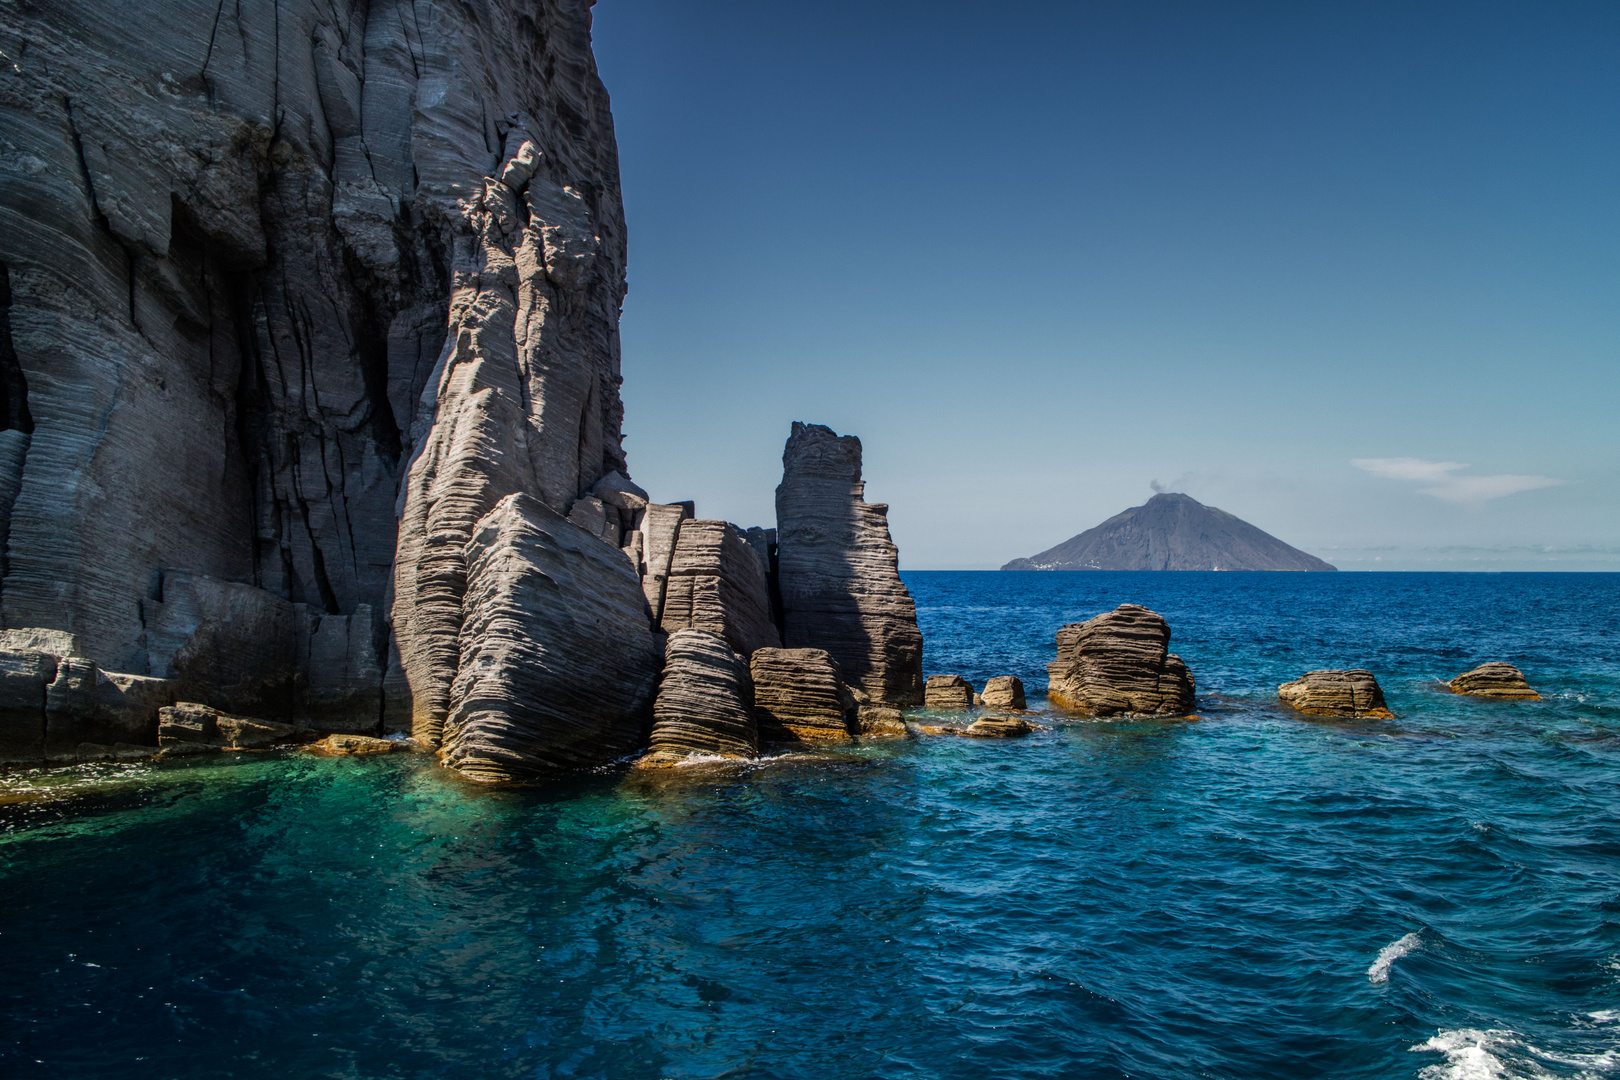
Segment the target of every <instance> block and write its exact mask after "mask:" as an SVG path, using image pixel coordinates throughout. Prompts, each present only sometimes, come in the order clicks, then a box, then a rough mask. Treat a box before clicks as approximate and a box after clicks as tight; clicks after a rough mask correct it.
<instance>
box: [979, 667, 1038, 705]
mask: <svg viewBox="0 0 1620 1080" xmlns="http://www.w3.org/2000/svg"><path fill="white" fill-rule="evenodd" d="M980 697H982V698H983V699H984V704H985V705H986V706H988V707H989V708H992V709H1020V710H1021V709H1024V708H1026V707H1027V706H1026V703H1025V701H1024V681H1023V680H1022V679H1020V678H1019V677H1018V676H1016V675H993V676H991V677H990V678H988V679H986V680H985V683H984V693H983V694H981V695H980Z"/></svg>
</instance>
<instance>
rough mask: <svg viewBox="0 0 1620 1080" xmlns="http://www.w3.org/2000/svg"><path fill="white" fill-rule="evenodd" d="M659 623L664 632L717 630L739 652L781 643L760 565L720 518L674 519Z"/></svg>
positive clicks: (740, 537)
mask: <svg viewBox="0 0 1620 1080" xmlns="http://www.w3.org/2000/svg"><path fill="white" fill-rule="evenodd" d="M659 625H660V626H661V627H662V629H663V630H664V632H665V633H668V634H673V633H675V632H676V631H679V630H688V629H692V630H707V631H709V632H710V633H713V634H718V635H720V636H721V637H722V638H724V639H725V640H726V642H727V643H728V644H729V645H730V646H731V647H732V648H733V649H734V650H736V651H737V652H738V653H741V654H742V655H743V656H748V655H750V654H751V653H753V651H754V650H755V649H763V648H780V647H781V645H782V639H781V636H780V635H779V634H778V633H777V631H776V625H775V624H774V623H772V622H771V598H770V587H769V585H768V584H767V582H766V578H765V568H764V566H763V565H762V564H761V562H760V559H759V556H758V554H757V553H756V552H755V550H754V548H753V547H752V546H750V544H749V543H748V538H747V536H746V535H745V534H744V533H743V531H742V530H741V529H739V528H738V527H737V526H735V525H730V524H727V523H726V522H724V521H706V520H701V519H691V518H688V519H686V520H683V521H681V522H680V527H679V529H678V530H677V532H676V539H675V544H674V548H673V550H672V552H671V556H670V561H669V572H668V579H667V583H666V585H665V589H664V601H663V610H662V612H661V614H660V617H659Z"/></svg>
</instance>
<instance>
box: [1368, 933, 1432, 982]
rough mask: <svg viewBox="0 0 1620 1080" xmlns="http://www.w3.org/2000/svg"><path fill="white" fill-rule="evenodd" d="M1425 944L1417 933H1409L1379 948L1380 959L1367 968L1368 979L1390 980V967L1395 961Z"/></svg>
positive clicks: (1376, 980) (1377, 980) (1372, 980)
mask: <svg viewBox="0 0 1620 1080" xmlns="http://www.w3.org/2000/svg"><path fill="white" fill-rule="evenodd" d="M1422 944H1423V940H1422V939H1421V938H1419V937H1418V936H1417V935H1416V934H1407V935H1406V936H1405V937H1403V938H1399V939H1398V940H1395V941H1392V942H1390V943H1389V944H1388V945H1385V946H1384V947H1383V948H1382V949H1379V950H1378V959H1376V960H1374V961H1373V962H1372V966H1371V967H1369V968H1368V969H1367V981H1368V982H1370V983H1386V982H1389V969H1390V968H1391V967H1393V966H1394V965H1395V961H1397V960H1399V959H1400V958H1401V957H1403V956H1405V955H1407V954H1408V953H1413V952H1416V951H1417V950H1418V948H1419V947H1420V946H1421V945H1422Z"/></svg>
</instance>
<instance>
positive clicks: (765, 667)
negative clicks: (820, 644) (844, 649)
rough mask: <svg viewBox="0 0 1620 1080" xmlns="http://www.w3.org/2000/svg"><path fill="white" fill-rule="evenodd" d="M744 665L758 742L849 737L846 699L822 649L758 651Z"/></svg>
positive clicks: (834, 667) (839, 678)
mask: <svg viewBox="0 0 1620 1080" xmlns="http://www.w3.org/2000/svg"><path fill="white" fill-rule="evenodd" d="M749 668H750V673H751V675H752V677H753V682H754V716H755V718H756V719H757V721H758V724H759V735H760V739H761V740H762V741H772V742H832V741H836V740H841V739H847V738H849V735H850V730H849V726H848V723H847V720H846V712H847V709H848V707H849V706H848V701H849V700H850V699H849V696H848V695H847V694H846V693H845V690H844V680H843V675H842V673H841V672H840V670H839V667H838V664H837V662H836V661H835V660H834V659H833V658H832V656H831V655H830V654H829V653H828V652H827V651H826V650H825V649H758V650H756V651H755V652H754V655H753V656H752V657H750V658H749ZM874 719H876V718H874Z"/></svg>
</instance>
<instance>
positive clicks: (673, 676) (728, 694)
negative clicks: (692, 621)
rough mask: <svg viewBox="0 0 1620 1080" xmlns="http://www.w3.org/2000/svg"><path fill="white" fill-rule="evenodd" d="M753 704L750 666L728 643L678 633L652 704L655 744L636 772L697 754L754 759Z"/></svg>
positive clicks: (756, 742) (698, 633)
mask: <svg viewBox="0 0 1620 1080" xmlns="http://www.w3.org/2000/svg"><path fill="white" fill-rule="evenodd" d="M753 699H754V693H753V683H752V681H751V679H750V677H749V670H748V665H747V663H745V662H744V661H743V660H742V658H741V657H739V656H738V655H737V654H736V653H735V652H733V651H732V650H731V646H730V645H728V644H727V643H726V641H725V639H724V638H722V637H720V636H719V635H718V634H713V633H710V632H709V631H707V630H677V631H675V632H674V633H673V634H671V635H670V636H669V644H668V646H667V647H666V648H665V650H664V673H663V676H662V678H661V679H660V680H659V684H658V696H657V698H656V699H654V701H653V729H652V739H651V741H650V742H649V744H648V753H647V754H645V755H643V756H642V757H641V758H640V759H639V760H637V762H636V765H637V767H639V768H653V767H657V766H661V765H672V764H677V763H679V762H681V761H684V760H686V759H687V758H689V757H691V756H692V755H693V754H701V755H705V756H712V757H733V758H748V757H753V756H755V755H756V754H757V753H758V752H759V732H758V729H757V728H756V725H755V720H754V700H753Z"/></svg>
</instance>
